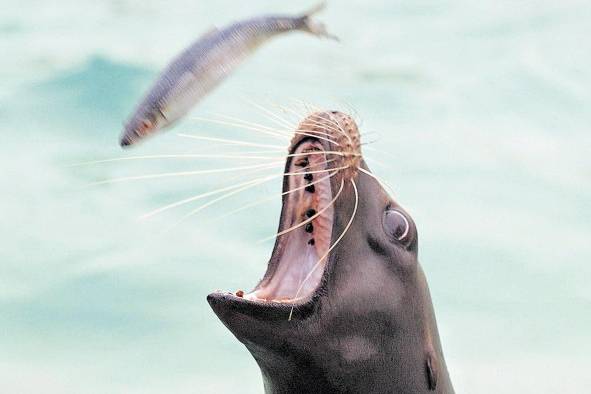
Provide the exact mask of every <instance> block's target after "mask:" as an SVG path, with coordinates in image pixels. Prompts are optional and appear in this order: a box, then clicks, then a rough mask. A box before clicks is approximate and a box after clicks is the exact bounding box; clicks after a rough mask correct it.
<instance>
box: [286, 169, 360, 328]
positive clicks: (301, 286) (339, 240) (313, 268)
mask: <svg viewBox="0 0 591 394" xmlns="http://www.w3.org/2000/svg"><path fill="white" fill-rule="evenodd" d="M350 181H351V185H352V186H353V190H354V191H355V207H353V213H352V214H351V218H350V219H349V223H347V225H346V226H345V229H344V230H343V232H342V233H341V235H339V237H338V238H337V240H336V241H335V243H334V244H332V246H331V247H330V248H328V250H327V251H326V253H324V255H323V256H322V257H321V258H320V259H318V262H317V263H316V264H314V266H313V267H312V270H311V271H310V272H308V275H306V278H304V280H303V281H302V283H301V284H300V286H299V287H298V290H297V291H296V295H295V297H294V300H296V299H297V298H298V295H299V294H300V291H302V288H303V286H304V284H305V283H306V281H308V279H310V277H311V276H312V274H313V273H314V271H316V269H318V267H319V266H320V263H321V262H322V260H324V259H325V258H326V256H328V254H329V253H330V252H331V251H332V250H333V249H334V248H335V246H337V245H338V244H339V242H341V239H343V237H344V236H345V234H346V233H347V231H349V228H350V227H351V223H353V219H355V215H356V214H357V207H358V206H359V192H358V191H357V185H356V184H355V181H354V180H353V179H350ZM341 184H342V183H341ZM293 309H294V306H292V307H291V310H290V311H289V318H288V319H287V320H288V321H291V317H292V315H293Z"/></svg>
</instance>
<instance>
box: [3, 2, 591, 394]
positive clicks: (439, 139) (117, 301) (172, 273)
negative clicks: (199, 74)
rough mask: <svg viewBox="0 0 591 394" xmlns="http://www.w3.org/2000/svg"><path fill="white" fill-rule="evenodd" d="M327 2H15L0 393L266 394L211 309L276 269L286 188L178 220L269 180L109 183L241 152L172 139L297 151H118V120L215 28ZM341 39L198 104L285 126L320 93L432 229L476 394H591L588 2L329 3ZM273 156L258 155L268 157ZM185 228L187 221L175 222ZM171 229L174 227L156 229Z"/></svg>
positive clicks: (262, 63)
mask: <svg viewBox="0 0 591 394" xmlns="http://www.w3.org/2000/svg"><path fill="white" fill-rule="evenodd" d="M312 5H313V3H312V2H301V3H300V2H298V3H295V2H290V3H287V2H284V3H281V4H280V3H278V2H273V1H270V0H265V1H263V0H256V1H249V2H239V3H238V2H232V1H226V0H224V1H218V2H203V1H197V0H191V1H184V0H174V1H168V2H145V1H144V2H140V1H130V0H120V1H103V2H96V1H94V2H93V1H68V0H60V1H57V2H40V1H31V0H25V1H21V2H18V3H11V4H4V5H3V7H2V8H3V12H2V13H0V37H1V38H0V53H2V54H3V57H2V60H0V136H1V152H2V155H1V156H0V160H1V161H2V168H3V170H2V171H0V174H1V175H0V179H1V180H2V193H1V194H0V207H1V212H2V220H0V237H1V239H2V240H3V242H2V247H1V248H0V392H2V393H18V394H20V393H39V392H43V393H203V392H217V393H226V392H227V393H233V392H240V393H245V394H246V393H259V392H261V391H262V383H261V378H260V375H259V371H258V368H257V367H256V364H255V362H254V360H253V359H252V358H251V357H250V355H249V354H248V352H247V351H246V349H245V348H244V347H243V346H242V345H241V344H240V343H239V342H238V341H236V340H235V339H234V338H233V337H232V335H231V334H230V333H229V332H228V331H227V330H226V329H225V327H224V326H223V325H222V324H221V323H220V322H219V321H218V320H217V318H216V317H215V315H214V314H213V312H211V310H210V308H209V306H208V305H207V303H206V301H205V296H206V295H207V294H208V293H209V292H211V291H212V290H215V289H218V288H222V289H229V290H235V289H240V288H244V289H249V288H250V287H251V286H253V285H254V284H255V283H256V282H257V280H258V279H259V278H260V277H261V275H262V274H263V272H264V269H265V265H266V261H267V259H268V257H269V254H270V250H271V244H270V243H269V242H267V243H258V242H257V241H258V240H259V239H261V238H264V237H266V236H268V235H271V234H273V232H274V231H275V229H276V225H277V217H278V213H279V209H280V206H279V198H276V199H273V200H270V202H266V203H265V204H263V205H260V206H258V207H257V208H253V209H248V210H244V211H241V212H237V213H234V214H231V215H228V216H226V217H221V216H223V215H224V213H227V212H230V211H232V210H234V209H236V208H239V207H240V206H241V205H243V204H245V203H246V202H248V201H252V200H256V199H258V198H263V197H267V196H272V195H273V194H277V193H279V191H280V183H279V181H278V180H277V181H272V182H269V183H268V184H265V185H263V186H260V187H258V188H256V189H253V190H249V191H247V192H245V193H244V194H240V195H238V196H235V198H229V199H227V200H224V201H220V203H219V204H216V205H212V206H211V207H208V208H207V209H205V210H203V211H202V212H200V213H199V214H198V215H195V216H193V217H191V218H189V219H187V220H184V221H182V222H181V223H179V224H177V225H174V224H175V223H177V222H178V221H179V219H181V218H182V217H183V215H185V214H186V213H187V212H190V211H191V210H192V209H194V208H196V207H197V206H199V202H195V203H194V204H189V205H188V206H184V207H179V208H178V209H174V210H170V211H168V212H165V213H163V214H161V215H157V216H155V217H153V218H151V219H149V220H138V217H139V216H141V215H142V214H144V213H146V212H149V211H151V210H153V209H155V208H158V207H159V206H162V205H165V204H168V203H170V202H174V201H176V200H180V199H183V198H186V197H189V196H191V195H195V194H197V193H200V192H204V191H208V190H213V189H214V188H216V187H222V186H224V185H228V184H231V183H236V182H241V181H245V180H248V179H251V178H254V177H255V176H260V175H262V174H267V173H269V174H270V173H272V170H269V171H267V172H262V173H253V172H250V173H249V172H245V173H242V172H240V173H239V172H234V173H227V174H224V175H223V176H194V177H186V176H185V177H175V178H167V179H151V180H142V181H128V182H120V183H112V184H99V185H92V183H93V182H100V181H103V180H105V179H112V178H117V177H124V176H135V175H145V174H153V173H159V172H172V171H190V170H197V169H205V168H219V167H230V166H242V165H252V164H253V163H252V161H245V160H233V161H230V160H201V161H199V160H196V159H192V160H189V159H175V160H173V159H167V160H137V161H120V162H111V163H103V164H95V165H87V166H72V164H75V163H80V162H83V161H88V160H97V159H105V158H113V157H128V156H133V155H151V154H175V153H212V152H217V153H225V152H229V153H232V152H242V151H244V150H253V149H246V148H231V147H227V146H220V145H215V144H211V143H204V142H199V141H196V140H189V139H186V138H182V137H179V136H178V135H177V134H178V133H183V132H184V133H198V134H201V135H209V136H217V137H222V138H235V139H241V140H247V141H251V142H261V141H263V142H265V143H267V144H279V145H281V146H284V145H285V144H286V141H283V140H275V139H270V137H268V136H263V135H260V134H257V133H255V132H250V131H246V130H240V129H237V128H235V127H224V126H220V125H213V124H208V123H204V122H202V121H198V120H197V119H186V120H185V121H183V122H182V123H180V124H179V125H178V126H177V127H175V129H174V130H173V131H172V132H169V133H167V134H166V135H162V136H160V137H159V138H155V139H153V140H150V141H148V142H147V143H146V144H142V145H141V146H138V147H137V148H136V149H134V150H133V151H129V152H122V151H121V150H120V149H119V147H118V145H117V139H118V135H119V132H120V129H121V124H122V122H123V120H124V119H125V118H126V117H127V116H128V114H129V113H130V112H131V110H132V109H133V107H134V105H135V104H136V102H137V101H138V100H139V98H140V97H141V95H142V94H143V93H144V91H145V90H146V89H147V87H148V86H149V85H150V83H151V82H152V80H153V79H154V78H155V76H156V75H157V74H158V71H159V70H160V69H161V68H162V67H163V66H164V65H165V64H166V63H167V62H168V61H169V60H170V59H171V57H172V56H174V55H175V54H176V53H177V52H179V51H180V50H181V49H183V48H184V46H186V45H187V44H188V43H190V42H191V41H192V40H193V39H195V38H196V37H197V36H198V35H199V34H201V33H203V32H205V31H207V30H209V29H210V28H211V27H212V26H213V25H217V26H222V25H224V24H225V23H228V22H230V21H233V20H236V19H240V18H243V17H246V16H250V15H254V14H259V13H263V12H271V11H272V12H298V11H301V10H304V9H306V8H308V7H310V6H312ZM320 17H321V19H324V20H325V21H326V22H327V25H328V26H329V28H330V30H331V32H333V33H334V34H336V35H338V36H339V37H340V38H341V42H340V43H339V44H337V43H334V42H331V41H322V40H317V39H315V38H313V37H310V36H307V35H305V34H295V33H294V34H292V35H289V36H286V37H282V38H280V39H276V40H274V41H273V42H271V43H270V44H269V45H268V46H265V47H264V48H262V49H261V50H260V51H259V52H257V54H256V56H254V57H253V58H252V59H250V60H249V61H248V62H247V63H246V64H244V66H243V67H241V68H240V69H239V70H238V72H237V73H236V74H235V75H233V76H232V77H231V78H230V79H229V80H228V81H227V82H225V83H224V84H223V85H221V86H220V88H219V89H218V90H216V91H215V92H214V93H213V94H212V95H211V96H209V97H208V98H207V99H206V100H205V101H204V102H203V103H202V104H201V105H199V106H198V107H196V108H195V110H194V111H193V113H192V116H194V117H212V116H214V115H215V114H223V115H227V116H232V117H236V118H240V119H246V120H248V121H250V122H256V123H262V124H265V125H268V126H271V127H279V126H278V125H277V124H275V123H274V121H273V120H272V119H270V118H269V115H268V114H266V113H265V112H263V111H261V110H259V109H257V108H256V107H255V106H253V104H252V103H251V102H252V101H254V102H256V103H259V104H260V105H263V106H264V107H265V108H268V109H270V110H272V111H275V112H276V113H280V114H282V116H284V117H285V118H287V119H289V121H290V122H294V121H296V120H297V119H296V118H295V117H294V116H292V115H291V113H289V112H281V108H279V106H284V107H288V108H290V109H293V110H296V111H302V110H303V106H302V105H301V104H300V101H301V100H303V101H305V102H307V103H309V105H314V106H317V107H321V108H331V109H332V108H336V109H340V110H343V111H349V112H353V113H355V114H356V115H355V116H356V118H357V119H358V120H360V123H361V129H362V131H363V132H364V133H366V134H365V136H364V138H365V141H366V142H371V141H373V143H372V144H369V145H368V146H367V149H366V150H365V154H366V155H367V157H368V163H369V165H370V167H371V168H372V170H373V171H374V172H375V173H376V174H377V175H378V176H380V177H382V178H383V179H384V180H385V181H387V182H388V183H389V184H391V185H392V186H393V188H394V189H395V191H396V198H397V200H398V201H399V202H400V203H401V204H402V205H403V206H405V207H406V208H407V209H408V210H409V211H410V212H411V214H412V215H413V217H414V219H415V221H416V223H417V225H418V228H419V234H420V260H421V263H422V265H423V268H424V269H425V271H426V274H427V277H428V279H429V283H430V287H431V293H432V297H433V300H434V304H435V309H436V313H437V318H438V323H439V328H440V333H441V337H442V342H443V346H444V352H445V355H446V359H447V363H448V367H449V370H450V374H451V377H452V380H453V382H454V385H455V387H456V390H457V392H460V393H525V392H527V393H558V392H560V393H583V392H586V390H588V387H589V386H590V385H591V374H589V366H590V365H591V356H590V354H591V337H590V335H589V333H590V332H591V290H590V289H591V286H589V280H590V279H591V264H589V263H590V262H591V241H590V239H591V158H590V156H591V155H590V152H591V133H590V125H591V89H590V87H591V71H590V70H591V51H590V50H589V45H588V37H589V36H591V23H590V21H591V4H590V3H589V2H588V1H561V2H556V1H497V2H485V1H476V2H475V1H412V2H411V1H378V0H370V1H355V0H341V1H336V0H335V1H331V2H329V6H328V9H327V11H326V12H325V13H323V14H322V15H320ZM255 150H256V149H255ZM173 225H174V226H173ZM166 228H169V229H170V230H169V231H167V232H165V233H163V232H162V230H163V229H166Z"/></svg>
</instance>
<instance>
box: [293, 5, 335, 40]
mask: <svg viewBox="0 0 591 394" xmlns="http://www.w3.org/2000/svg"><path fill="white" fill-rule="evenodd" d="M325 7H326V1H322V2H321V3H319V4H317V5H316V6H315V7H314V8H312V9H310V10H308V11H307V12H305V13H304V14H303V15H302V17H301V19H302V23H303V26H302V30H304V31H307V32H309V33H312V34H314V35H315V36H318V37H325V38H330V39H332V40H335V41H339V38H338V37H337V36H335V35H332V34H330V33H329V32H328V31H327V30H326V26H325V25H324V23H322V22H318V21H315V20H313V19H312V16H313V15H315V14H317V13H318V12H320V11H322V10H323V9H324V8H325Z"/></svg>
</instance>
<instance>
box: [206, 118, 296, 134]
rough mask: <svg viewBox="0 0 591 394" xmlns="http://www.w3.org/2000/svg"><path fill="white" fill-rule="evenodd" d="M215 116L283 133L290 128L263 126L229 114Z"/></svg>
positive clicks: (288, 131)
mask: <svg viewBox="0 0 591 394" xmlns="http://www.w3.org/2000/svg"><path fill="white" fill-rule="evenodd" d="M217 116H219V117H221V118H226V119H228V120H230V121H233V122H238V123H242V124H245V125H247V126H252V127H257V128H260V129H263V130H269V131H275V132H277V133H283V134H289V133H290V132H291V129H277V128H275V127H271V126H265V125H262V124H260V123H254V122H251V121H248V120H245V119H240V118H236V117H233V116H229V115H224V114H217Z"/></svg>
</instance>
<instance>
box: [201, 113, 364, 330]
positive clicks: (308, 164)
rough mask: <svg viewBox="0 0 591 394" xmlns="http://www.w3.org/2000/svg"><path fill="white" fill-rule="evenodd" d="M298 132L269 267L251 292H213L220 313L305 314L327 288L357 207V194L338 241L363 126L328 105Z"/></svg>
mask: <svg viewBox="0 0 591 394" xmlns="http://www.w3.org/2000/svg"><path fill="white" fill-rule="evenodd" d="M302 131H304V132H302ZM295 133H296V137H294V140H293V141H292V145H291V147H290V150H289V153H290V154H289V155H288V157H287V161H286V165H285V173H284V178H283V201H282V202H283V206H282V210H281V217H280V221H279V229H278V232H277V234H276V238H275V247H274V248H273V253H272V254H271V258H270V260H269V263H268V265H267V270H266V273H265V275H264V277H263V279H262V280H261V281H260V282H259V283H258V284H257V285H256V286H255V288H254V289H253V290H252V291H250V292H248V293H245V292H244V291H242V290H239V291H236V292H235V293H229V292H216V293H213V294H210V295H209V296H208V300H209V302H210V304H211V305H212V307H214V310H216V311H217V312H216V313H218V315H219V314H220V313H222V314H224V315H225V314H226V313H227V312H228V311H230V310H232V311H234V312H240V313H242V314H248V315H251V316H256V317H257V318H261V319H267V318H270V319H274V318H275V317H280V316H283V312H285V311H287V310H289V317H290V319H291V316H292V313H295V315H294V316H299V318H304V317H305V316H308V315H309V313H312V312H313V311H314V309H315V306H316V304H317V303H316V300H319V299H320V298H319V296H320V294H322V292H323V286H324V283H326V279H325V276H326V275H325V273H326V272H327V270H328V265H329V264H330V261H331V251H332V249H333V248H334V246H335V245H336V244H337V243H338V242H339V241H340V239H341V238H342V236H343V235H344V233H345V232H346V229H347V228H348V226H350V224H351V220H352V219H353V217H354V215H355V211H356V209H357V205H356V204H357V200H355V207H354V210H353V212H352V216H351V219H350V220H349V222H348V224H347V225H346V227H345V228H344V229H343V232H342V233H341V234H340V235H339V236H338V238H337V240H336V241H334V240H333V239H332V238H333V233H337V231H335V229H334V227H335V226H336V225H337V223H336V221H337V220H336V219H337V217H336V214H337V212H336V211H337V209H336V208H335V203H337V200H338V199H339V196H340V195H341V192H343V187H344V184H345V179H347V180H350V182H351V183H353V178H354V176H355V174H356V169H358V168H359V166H360V160H361V149H360V139H359V131H358V129H357V125H356V124H355V122H354V120H353V119H352V118H351V117H350V116H348V115H346V114H343V113H341V112H336V111H327V112H317V113H313V114H311V115H309V116H308V117H307V118H306V119H304V120H303V121H302V122H301V123H300V125H299V127H298V129H297V131H296V132H295ZM335 175H338V176H337V177H335ZM337 178H338V179H339V180H340V181H337V180H335V179H337ZM339 184H340V186H338V185H339ZM335 185H337V186H335ZM353 188H354V189H355V190H354V191H355V196H357V190H356V188H355V187H354V185H353ZM356 198H357V197H356ZM339 206H340V203H339ZM221 305H224V306H225V307H224V308H221ZM275 312H277V313H275ZM223 320H224V319H222V321H223Z"/></svg>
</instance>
